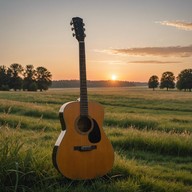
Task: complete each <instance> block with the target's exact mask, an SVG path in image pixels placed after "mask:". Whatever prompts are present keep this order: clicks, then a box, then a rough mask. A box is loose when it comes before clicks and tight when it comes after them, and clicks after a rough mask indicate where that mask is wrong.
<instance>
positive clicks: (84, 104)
mask: <svg viewBox="0 0 192 192" xmlns="http://www.w3.org/2000/svg"><path fill="white" fill-rule="evenodd" d="M79 70H80V73H79V74H80V115H81V116H88V96H87V78H86V58H85V43H84V41H80V42H79Z"/></svg>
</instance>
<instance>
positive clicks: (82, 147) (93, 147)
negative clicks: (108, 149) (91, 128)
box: [74, 145, 97, 152]
mask: <svg viewBox="0 0 192 192" xmlns="http://www.w3.org/2000/svg"><path fill="white" fill-rule="evenodd" d="M94 149H97V146H96V145H91V146H75V147H74V150H75V151H81V152H84V151H92V150H94Z"/></svg>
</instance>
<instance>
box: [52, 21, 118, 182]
mask: <svg viewBox="0 0 192 192" xmlns="http://www.w3.org/2000/svg"><path fill="white" fill-rule="evenodd" d="M71 25H73V28H72V30H74V31H75V33H74V34H73V36H75V37H76V39H77V40H78V42H79V65H80V99H79V100H78V101H72V102H68V103H65V104H63V105H62V106H61V108H60V110H59V117H60V122H61V127H62V131H61V133H60V135H59V137H58V139H57V141H56V143H55V146H54V149H53V155H52V159H53V164H54V166H55V167H56V169H57V170H58V171H59V172H60V173H61V174H62V175H63V176H65V177H67V178H69V179H77V180H80V179H93V178H96V177H100V176H103V175H105V174H107V172H108V171H110V170H111V168H112V166H113V162H114V151H113V148H112V145H111V143H110V141H109V140H108V138H107V136H106V134H105V133H104V130H103V129H102V123H103V118H104V109H103V107H102V105H100V104H99V103H97V102H91V101H88V96H87V80H86V63H85V43H84V39H85V34H84V30H85V29H84V23H83V19H81V18H79V17H74V18H72V21H71Z"/></svg>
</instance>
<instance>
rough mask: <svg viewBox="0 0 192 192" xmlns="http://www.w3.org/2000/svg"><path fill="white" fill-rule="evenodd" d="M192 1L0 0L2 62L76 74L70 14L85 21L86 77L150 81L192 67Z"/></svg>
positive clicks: (56, 74)
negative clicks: (166, 72)
mask: <svg viewBox="0 0 192 192" xmlns="http://www.w3.org/2000/svg"><path fill="white" fill-rule="evenodd" d="M191 7H192V1H189V0H183V1H181V0H161V1H157V0H146V1H145V3H141V1H139V0H135V1H131V0H121V1H116V0H105V1H92V0H83V1H77V0H71V1H63V0H55V1H52V0H41V1H39V0H33V1H29V0H17V1H14V0H9V1H0V18H1V19H0V27H1V30H0V42H1V43H0V50H1V51H0V65H5V66H7V67H8V66H10V64H12V63H19V64H21V65H23V66H25V65H27V64H33V65H34V66H35V67H37V66H44V67H46V68H47V69H48V70H49V71H51V73H52V75H53V79H54V80H60V79H78V78H79V61H78V58H79V56H78V42H77V40H76V39H75V38H73V37H72V31H71V26H70V24H69V23H70V21H71V18H72V17H74V16H79V17H82V18H83V20H84V23H85V28H86V31H85V33H86V35H87V37H86V38H85V44H86V63H87V79H90V80H108V79H111V78H112V75H116V77H117V79H118V80H127V81H148V79H149V77H150V76H152V75H158V76H159V77H160V76H161V74H162V73H163V72H165V71H172V72H173V73H174V74H175V76H177V75H178V73H179V72H180V71H181V70H183V69H186V68H192V21H191Z"/></svg>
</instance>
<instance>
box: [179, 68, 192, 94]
mask: <svg viewBox="0 0 192 192" xmlns="http://www.w3.org/2000/svg"><path fill="white" fill-rule="evenodd" d="M176 87H177V88H178V89H179V90H183V89H184V90H185V91H186V90H189V91H191V89H192V69H185V70H183V71H181V72H180V73H179V75H178V77H177V84H176Z"/></svg>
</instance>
